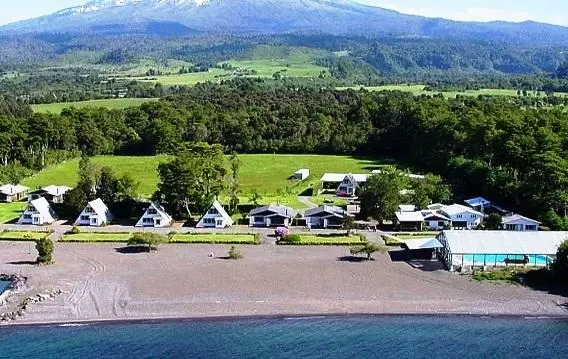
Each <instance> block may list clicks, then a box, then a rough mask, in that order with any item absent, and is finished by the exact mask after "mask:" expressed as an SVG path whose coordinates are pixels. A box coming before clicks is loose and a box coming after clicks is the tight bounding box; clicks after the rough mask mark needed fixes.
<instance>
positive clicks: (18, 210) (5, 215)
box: [0, 202, 26, 224]
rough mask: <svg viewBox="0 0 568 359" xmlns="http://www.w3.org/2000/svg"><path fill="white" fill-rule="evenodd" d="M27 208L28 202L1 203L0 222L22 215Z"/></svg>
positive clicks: (6, 221)
mask: <svg viewBox="0 0 568 359" xmlns="http://www.w3.org/2000/svg"><path fill="white" fill-rule="evenodd" d="M25 208H26V203H24V202H14V203H0V224H3V223H8V222H11V221H12V220H14V219H16V218H18V217H20V216H21V215H22V212H23V211H24V209H25Z"/></svg>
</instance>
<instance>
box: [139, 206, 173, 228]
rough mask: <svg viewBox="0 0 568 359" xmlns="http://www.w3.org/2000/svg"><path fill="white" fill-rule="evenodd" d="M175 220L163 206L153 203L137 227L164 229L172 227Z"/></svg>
mask: <svg viewBox="0 0 568 359" xmlns="http://www.w3.org/2000/svg"><path fill="white" fill-rule="evenodd" d="M173 222H174V220H173V219H172V217H170V215H169V214H167V213H166V210H165V209H164V207H162V206H161V205H159V204H157V203H155V202H151V203H150V206H149V207H148V208H147V209H146V211H145V212H144V214H143V215H142V217H140V219H139V220H138V223H136V227H154V228H162V227H168V226H171V225H172V223H173Z"/></svg>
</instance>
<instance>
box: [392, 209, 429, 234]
mask: <svg viewBox="0 0 568 359" xmlns="http://www.w3.org/2000/svg"><path fill="white" fill-rule="evenodd" d="M395 224H396V225H397V226H398V229H399V230H401V231H405V230H406V231H409V230H412V231H421V230H422V227H423V226H424V216H423V215H422V212H420V211H417V212H396V213H395Z"/></svg>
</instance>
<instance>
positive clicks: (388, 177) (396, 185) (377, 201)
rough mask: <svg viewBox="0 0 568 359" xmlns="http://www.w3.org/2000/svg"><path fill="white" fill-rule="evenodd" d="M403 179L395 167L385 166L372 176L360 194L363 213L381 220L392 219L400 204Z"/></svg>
mask: <svg viewBox="0 0 568 359" xmlns="http://www.w3.org/2000/svg"><path fill="white" fill-rule="evenodd" d="M403 181H404V180H403V176H401V175H400V172H399V171H397V169H396V168H394V167H386V168H383V169H382V171H381V173H380V174H377V175H372V176H370V177H369V178H368V179H367V183H366V184H365V186H364V187H363V190H362V192H361V193H360V195H359V198H360V200H361V214H362V215H363V216H365V217H372V218H375V219H377V220H378V221H379V222H382V221H384V220H390V219H392V217H393V216H394V213H395V211H396V209H397V208H398V205H399V204H400V191H401V190H402V189H403V188H402V183H403Z"/></svg>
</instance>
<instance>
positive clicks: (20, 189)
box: [0, 184, 29, 203]
mask: <svg viewBox="0 0 568 359" xmlns="http://www.w3.org/2000/svg"><path fill="white" fill-rule="evenodd" d="M28 191H29V188H28V187H26V186H22V185H19V184H18V185H13V184H5V185H3V186H0V202H6V203H9V202H17V201H21V200H22V199H24V198H26V195H27V194H28Z"/></svg>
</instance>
